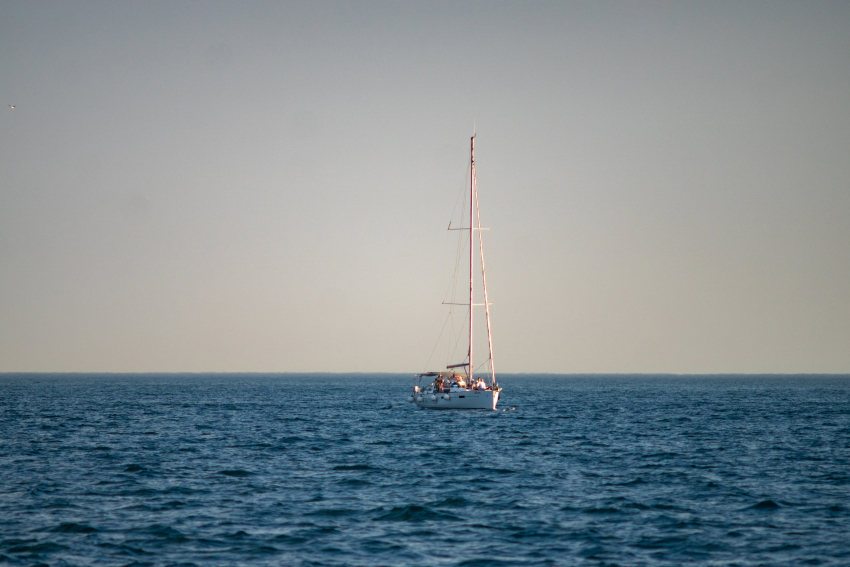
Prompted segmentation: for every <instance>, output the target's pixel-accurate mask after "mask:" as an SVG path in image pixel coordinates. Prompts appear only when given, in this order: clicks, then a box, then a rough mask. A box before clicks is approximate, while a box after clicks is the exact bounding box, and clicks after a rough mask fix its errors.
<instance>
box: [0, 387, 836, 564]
mask: <svg viewBox="0 0 850 567" xmlns="http://www.w3.org/2000/svg"><path fill="white" fill-rule="evenodd" d="M500 381H501V383H502V385H503V386H504V388H505V391H504V392H503V397H502V401H501V402H500V407H499V411H495V412H491V411H446V412H437V411H428V410H418V409H416V408H415V407H413V406H412V404H408V403H407V402H406V401H405V400H406V396H407V394H408V389H409V388H410V386H411V384H412V381H411V379H410V378H409V377H407V376H388V375H378V376H367V375H324V376H322V375H319V376H315V375H312V376H298V375H281V376H270V375H172V376H164V375H158V376H157V375H154V376H147V375H141V376H140V375H131V376H122V375H100V376H97V375H95V376H85V375H69V376H60V375H28V376H15V375H0V564H9V565H34V564H43V565H44V564H46V565H94V564H96V565H234V564H249V565H262V564H268V565H293V566H299V565H323V566H324V565H329V566H334V565H369V566H372V565H393V566H397V565H441V566H442V565H445V566H479V565H482V566H483V565H500V566H502V565H529V566H530V565H682V564H692V565H795V566H796V565H850V377H847V376H844V377H841V376H832V377H828V376H805V377H770V376H764V377H752V376H750V377H744V376H725V377H694V376H682V377H651V376H632V377H629V376H617V377H610V376H609V377H605V376H595V377H576V376H546V377H541V376H536V377H535V376H510V375H505V376H503V377H502V378H501V380H500Z"/></svg>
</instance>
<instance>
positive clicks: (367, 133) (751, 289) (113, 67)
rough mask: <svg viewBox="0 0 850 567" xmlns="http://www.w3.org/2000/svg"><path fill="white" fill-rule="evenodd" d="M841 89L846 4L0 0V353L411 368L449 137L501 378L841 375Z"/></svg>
mask: <svg viewBox="0 0 850 567" xmlns="http://www.w3.org/2000/svg"><path fill="white" fill-rule="evenodd" d="M848 93H850V3H847V2H818V1H813V2H779V1H775V2H767V1H753V2H724V1H716V2H604V1H600V2H557V3H549V2H495V1H487V2H319V1H316V2H293V3H283V2H207V1H203V2H170V1H169V2H154V1H150V2H73V1H62V2H40V1H33V2H17V1H5V0H0V103H2V105H1V106H2V107H1V108H0V372H17V371H44V372H240V371H244V372H310V371H312V372H420V371H424V370H434V369H439V368H430V367H428V364H429V355H430V354H431V351H432V348H433V346H434V344H435V340H436V339H437V337H438V335H439V333H440V329H441V322H442V318H443V316H444V309H445V308H444V307H443V306H441V305H440V303H441V301H442V298H443V293H444V291H445V289H446V283H447V282H446V276H447V274H448V275H449V276H450V270H447V268H446V264H447V261H448V260H450V258H452V257H453V253H452V252H449V251H448V248H449V246H450V240H449V238H450V237H448V236H447V234H454V233H447V231H446V230H445V229H446V227H447V225H448V221H449V219H450V218H451V216H452V212H453V207H454V206H455V203H456V201H457V198H458V195H459V191H460V190H462V186H463V182H464V177H465V171H466V167H467V162H468V159H469V155H468V152H469V138H470V136H471V134H472V132H473V128H474V129H475V132H476V168H477V174H478V189H479V193H480V202H481V215H482V222H483V224H484V225H485V226H487V227H489V228H490V231H489V232H487V233H486V235H485V254H486V261H487V283H488V292H489V299H490V301H491V302H492V303H493V305H492V313H491V314H492V323H493V341H494V359H495V363H496V370H497V372H552V373H739V372H740V373H822V372H823V373H848V372H850V222H848V216H850V158H848V156H850V96H848ZM8 105H14V106H15V108H10V107H9V106H8ZM476 351H477V352H482V351H481V350H479V347H478V346H476Z"/></svg>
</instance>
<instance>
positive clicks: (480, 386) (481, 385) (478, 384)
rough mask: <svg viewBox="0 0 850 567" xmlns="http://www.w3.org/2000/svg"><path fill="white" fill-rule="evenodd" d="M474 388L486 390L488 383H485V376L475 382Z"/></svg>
mask: <svg viewBox="0 0 850 567" xmlns="http://www.w3.org/2000/svg"><path fill="white" fill-rule="evenodd" d="M473 389H474V390H486V389H487V384H485V383H484V379H483V378H479V379H478V381H477V382H476V383H475V387H474V388H473Z"/></svg>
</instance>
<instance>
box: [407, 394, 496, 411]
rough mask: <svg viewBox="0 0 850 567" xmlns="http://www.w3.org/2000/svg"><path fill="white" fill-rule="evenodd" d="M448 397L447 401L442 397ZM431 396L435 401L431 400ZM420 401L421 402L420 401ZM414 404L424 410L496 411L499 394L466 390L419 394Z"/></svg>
mask: <svg viewBox="0 0 850 567" xmlns="http://www.w3.org/2000/svg"><path fill="white" fill-rule="evenodd" d="M446 395H448V396H449V399H448V400H447V399H445V398H444V396H446ZM433 396H436V397H437V400H436V401H434V400H433V399H432V397H433ZM420 400H421V401H420ZM414 402H415V403H416V405H417V406H419V407H420V408H425V409H488V410H494V409H496V404H497V403H499V392H498V391H494V390H466V391H460V392H452V393H451V394H419V395H417V396H416V398H415V399H414Z"/></svg>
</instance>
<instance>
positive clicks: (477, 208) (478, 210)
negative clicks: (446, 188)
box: [470, 191, 496, 384]
mask: <svg viewBox="0 0 850 567" xmlns="http://www.w3.org/2000/svg"><path fill="white" fill-rule="evenodd" d="M475 212H476V214H477V215H478V228H481V207H480V206H479V204H478V192H477V191H476V192H475ZM478 250H479V252H480V254H481V285H482V286H483V288H484V313H485V317H486V319H487V346H488V347H489V349H490V376H491V379H490V380H491V382H492V383H493V384H495V383H496V363H495V362H494V361H493V334H492V332H491V330H490V302H489V300H488V299H487V274H486V273H485V272H484V237H483V235H482V234H481V231H480V230H479V231H478ZM470 309H472V307H471V306H470Z"/></svg>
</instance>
